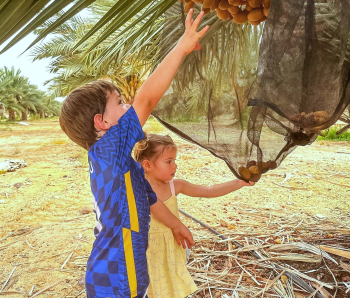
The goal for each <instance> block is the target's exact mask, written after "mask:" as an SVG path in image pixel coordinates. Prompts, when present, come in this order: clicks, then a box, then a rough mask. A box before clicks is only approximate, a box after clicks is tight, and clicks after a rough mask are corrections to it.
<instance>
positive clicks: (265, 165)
mask: <svg viewBox="0 0 350 298" xmlns="http://www.w3.org/2000/svg"><path fill="white" fill-rule="evenodd" d="M276 168H277V163H276V162H275V161H274V160H269V161H267V162H262V164H261V171H260V170H259V167H258V164H257V162H256V161H255V160H251V161H249V162H248V163H247V166H246V167H239V168H238V173H239V174H240V175H241V176H242V177H243V178H244V179H245V180H246V181H253V182H257V181H258V180H259V179H260V176H261V174H264V173H266V172H268V171H269V170H274V169H276Z"/></svg>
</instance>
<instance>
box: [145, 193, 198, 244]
mask: <svg viewBox="0 0 350 298" xmlns="http://www.w3.org/2000/svg"><path fill="white" fill-rule="evenodd" d="M151 214H152V216H153V217H154V218H155V219H156V220H158V221H160V222H161V223H162V224H164V225H166V226H167V227H168V228H170V229H171V230H172V232H173V235H174V238H175V240H176V242H177V244H178V245H182V247H183V248H186V245H185V241H186V243H187V246H188V248H191V247H192V246H194V240H193V237H192V234H191V232H190V230H189V229H188V228H186V226H185V225H184V224H183V223H182V222H181V221H180V220H179V219H178V218H177V217H176V216H175V215H174V214H173V213H172V212H171V211H170V210H169V209H168V207H167V206H165V205H164V203H163V202H162V201H160V200H158V201H157V203H155V204H153V205H152V206H151Z"/></svg>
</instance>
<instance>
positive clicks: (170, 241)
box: [147, 181, 197, 298]
mask: <svg viewBox="0 0 350 298" xmlns="http://www.w3.org/2000/svg"><path fill="white" fill-rule="evenodd" d="M169 184H170V189H171V194H172V196H171V197H170V198H169V199H168V200H166V201H164V204H165V205H166V206H167V207H168V209H169V210H170V211H171V212H172V213H173V214H174V215H175V216H176V217H178V218H179V209H178V206H177V198H176V195H175V189H174V182H173V181H170V182H169ZM147 264H148V274H149V278H150V285H149V288H148V292H147V295H148V297H149V298H182V297H187V296H188V295H190V294H192V293H194V292H195V291H197V286H196V284H195V283H194V281H193V279H192V277H191V275H190V273H189V272H188V270H187V268H186V251H185V249H183V248H182V246H179V245H178V244H177V243H176V241H175V239H174V236H173V233H172V231H171V229H169V228H168V227H166V226H165V225H163V224H162V223H160V222H159V221H157V220H156V219H154V218H153V217H152V218H151V224H150V230H149V248H148V249H147Z"/></svg>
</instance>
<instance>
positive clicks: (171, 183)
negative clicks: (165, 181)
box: [169, 180, 175, 196]
mask: <svg viewBox="0 0 350 298" xmlns="http://www.w3.org/2000/svg"><path fill="white" fill-rule="evenodd" d="M169 185H170V190H171V195H172V196H175V186H174V180H170V181H169Z"/></svg>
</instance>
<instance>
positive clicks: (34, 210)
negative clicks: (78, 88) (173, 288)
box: [0, 120, 350, 298]
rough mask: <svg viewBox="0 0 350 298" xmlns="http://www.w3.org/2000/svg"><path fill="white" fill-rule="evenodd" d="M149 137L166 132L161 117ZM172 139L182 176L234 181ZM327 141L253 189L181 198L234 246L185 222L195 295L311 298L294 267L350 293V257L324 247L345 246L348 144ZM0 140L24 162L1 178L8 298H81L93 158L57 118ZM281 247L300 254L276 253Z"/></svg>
mask: <svg viewBox="0 0 350 298" xmlns="http://www.w3.org/2000/svg"><path fill="white" fill-rule="evenodd" d="M145 130H146V131H152V132H155V133H163V134H166V133H169V132H168V131H166V130H165V129H164V128H162V127H161V125H160V124H159V123H156V122H155V121H154V120H152V121H151V122H149V123H148V124H147V125H146V127H145ZM170 135H172V136H174V135H173V134H172V133H170ZM174 139H175V141H176V143H177V144H178V145H179V156H178V165H179V169H178V173H177V177H179V178H183V179H187V180H189V181H190V182H192V183H198V184H201V183H202V184H215V183H221V182H224V181H228V180H230V179H234V177H233V176H232V174H231V173H230V171H229V170H228V169H227V167H226V166H225V164H224V163H223V162H222V161H220V160H218V159H216V158H214V157H213V156H211V155H210V154H209V153H208V152H206V151H205V150H203V149H201V148H198V147H196V146H194V145H191V144H188V143H186V142H184V141H183V140H181V139H179V138H177V137H174ZM322 142H323V144H322V145H321V144H320V143H319V142H316V143H314V144H313V145H312V146H309V147H304V148H298V149H297V150H296V151H295V152H293V154H292V155H290V156H289V157H288V158H287V159H286V160H285V162H284V163H283V164H282V165H281V166H280V167H279V168H278V169H276V170H275V171H272V172H269V173H268V174H267V175H265V176H264V177H263V178H262V179H261V181H260V182H259V183H257V185H256V186H254V187H252V188H244V189H241V190H239V191H237V192H234V193H232V194H229V195H227V196H224V197H221V198H217V199H204V198H189V197H186V196H179V204H180V207H181V208H182V209H183V210H184V211H186V212H188V213H190V214H191V215H193V216H195V217H196V218H198V219H200V220H201V221H203V222H205V223H206V224H207V225H209V226H210V227H213V228H215V229H216V230H218V231H219V232H220V233H221V234H223V235H224V236H225V237H227V238H229V239H230V240H229V241H227V240H226V241H223V240H222V239H220V238H218V237H217V236H214V235H212V234H211V233H208V231H207V230H206V229H204V228H202V227H201V226H200V225H199V224H197V223H195V222H194V221H192V220H191V219H188V218H186V217H182V219H183V221H184V222H185V223H186V224H187V225H188V226H189V227H190V228H191V230H192V232H193V235H194V237H195V240H196V243H197V244H196V247H195V249H194V251H193V254H192V257H191V260H190V263H189V270H190V272H191V274H192V275H193V277H194V279H195V280H196V282H197V283H198V285H199V287H200V290H199V291H198V292H197V293H195V294H194V295H192V296H193V297H224V298H227V297H244V296H247V297H250V296H253V295H254V294H258V295H257V297H261V296H262V294H263V293H264V296H274V297H304V296H310V294H306V292H304V291H302V290H301V289H300V288H299V287H296V286H295V284H293V283H292V279H291V278H290V277H289V275H288V274H290V271H291V270H294V269H295V270H297V271H298V272H300V273H301V274H304V275H302V276H303V279H304V280H306V281H307V282H308V283H310V285H313V287H314V288H315V289H316V288H319V287H320V289H319V291H321V292H322V291H323V293H324V291H328V292H330V293H332V294H333V293H334V291H335V289H337V291H338V294H337V297H345V296H344V295H347V294H345V292H346V291H347V287H348V283H344V282H343V278H345V277H347V276H349V275H350V273H348V272H347V271H346V269H344V268H348V267H346V266H349V261H348V259H347V258H345V257H338V256H337V255H334V254H331V253H328V256H330V257H331V258H332V259H333V260H334V261H336V262H337V263H338V265H337V264H335V263H334V261H333V260H331V259H329V258H328V256H327V255H326V254H321V253H320V250H319V249H318V246H319V245H320V244H322V245H326V246H336V247H337V248H338V249H339V248H349V244H348V243H349V241H348V237H349V235H350V230H349V226H350V220H349V212H350V205H349V195H350V187H349V186H350V177H349V176H350V174H349V156H350V155H349V154H350V144H349V142H337V143H335V142H328V141H322ZM0 143H1V151H0V159H6V158H13V152H14V150H16V148H17V147H18V148H19V149H20V151H19V152H17V153H16V156H15V158H18V159H24V160H25V161H26V162H27V164H28V166H27V167H26V168H22V169H19V170H17V171H16V172H12V173H5V174H2V175H0V212H1V214H4V215H5V216H2V220H1V224H0V227H1V232H0V252H1V259H0V289H1V288H2V292H1V293H0V294H1V295H3V296H4V297H34V296H35V295H36V296H35V297H83V296H84V282H82V278H83V276H84V271H85V265H86V260H87V257H88V255H89V252H90V250H91V245H92V242H93V240H94V236H93V227H94V225H95V218H94V214H93V213H92V208H91V206H92V205H91V193H90V186H89V180H88V168H87V165H86V162H85V161H86V152H85V151H84V150H82V149H80V148H79V147H77V146H76V145H74V144H72V143H71V142H70V141H69V140H68V138H66V137H65V135H64V134H63V133H62V131H61V130H60V128H59V125H58V122H57V120H47V121H33V122H31V125H30V126H21V125H17V124H14V125H12V126H7V128H6V129H0ZM16 183H21V186H20V187H19V188H17V187H14V184H16ZM235 243H236V244H235ZM239 245H241V246H243V247H244V249H238V248H239ZM283 245H292V246H290V247H288V249H287V250H281V249H279V248H283V247H284V248H285V247H286V246H283ZM251 251H255V252H258V253H259V254H260V255H262V256H263V259H262V260H259V259H257V258H256V257H254V256H252V255H251ZM326 265H327V266H328V267H329V269H330V271H329V270H328V269H327V266H326ZM272 266H280V267H277V268H272ZM293 268H294V269H293ZM310 270H313V271H312V272H309V271H310ZM283 271H284V272H283ZM282 272H283V273H282ZM330 272H332V273H333V275H334V278H335V280H336V282H337V285H336V282H335V281H334V280H333V277H332V275H331V273H330ZM281 273H282V274H281ZM279 274H280V275H279ZM293 274H296V273H293ZM322 274H323V275H322ZM318 275H319V277H320V279H318ZM277 277H278V278H277ZM332 287H333V289H332ZM349 287H350V286H349ZM293 295H294V296H293ZM324 296H325V294H324Z"/></svg>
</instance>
